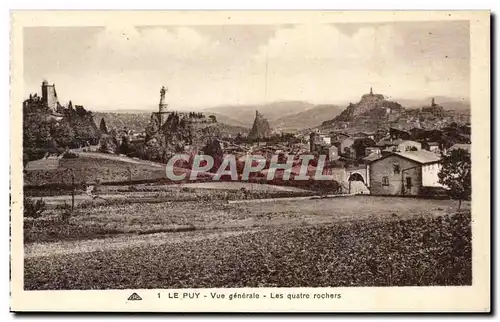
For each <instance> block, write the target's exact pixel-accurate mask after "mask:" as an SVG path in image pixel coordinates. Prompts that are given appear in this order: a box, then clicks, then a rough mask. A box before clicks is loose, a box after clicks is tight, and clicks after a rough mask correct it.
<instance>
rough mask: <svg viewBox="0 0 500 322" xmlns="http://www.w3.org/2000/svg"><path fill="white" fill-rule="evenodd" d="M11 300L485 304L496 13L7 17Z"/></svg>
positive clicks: (285, 306)
mask: <svg viewBox="0 0 500 322" xmlns="http://www.w3.org/2000/svg"><path fill="white" fill-rule="evenodd" d="M10 80H11V106H10V111H11V146H12V149H11V157H10V158H11V258H10V261H11V310H12V311H15V312H30V311H51V312H68V311H79V312H83V311H86V312H96V311H98V312H288V313H290V312H332V313H336V312H484V313H487V312H490V310H491V307H490V291H491V290H490V281H491V280H490V212H491V209H490V153H491V151H490V140H491V138H490V12H489V11H394V12H392V11H343V12H341V11H323V12H321V11H13V12H11V75H10Z"/></svg>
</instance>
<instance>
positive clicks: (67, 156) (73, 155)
mask: <svg viewBox="0 0 500 322" xmlns="http://www.w3.org/2000/svg"><path fill="white" fill-rule="evenodd" d="M62 158H63V159H76V158H78V154H76V153H73V152H69V151H68V152H65V153H64V154H63V155H62Z"/></svg>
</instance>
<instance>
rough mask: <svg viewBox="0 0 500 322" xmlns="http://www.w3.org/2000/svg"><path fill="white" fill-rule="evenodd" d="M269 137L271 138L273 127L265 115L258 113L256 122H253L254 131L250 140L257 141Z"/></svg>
mask: <svg viewBox="0 0 500 322" xmlns="http://www.w3.org/2000/svg"><path fill="white" fill-rule="evenodd" d="M269 136H271V126H270V125H269V122H268V121H267V119H266V118H265V117H264V115H262V114H261V113H259V112H258V111H256V112H255V120H254V122H253V126H252V129H251V130H250V133H249V134H248V138H249V139H250V140H256V139H260V138H267V137H269Z"/></svg>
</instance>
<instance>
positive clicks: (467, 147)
mask: <svg viewBox="0 0 500 322" xmlns="http://www.w3.org/2000/svg"><path fill="white" fill-rule="evenodd" d="M457 149H462V150H465V151H467V152H469V153H471V149H470V144H460V143H457V144H453V145H452V146H451V147H450V148H449V149H448V153H450V152H451V151H453V150H457Z"/></svg>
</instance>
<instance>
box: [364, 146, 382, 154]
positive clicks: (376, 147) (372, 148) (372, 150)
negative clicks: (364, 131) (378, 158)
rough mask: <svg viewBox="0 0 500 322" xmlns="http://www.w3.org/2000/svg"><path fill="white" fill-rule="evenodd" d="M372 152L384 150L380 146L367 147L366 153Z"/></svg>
mask: <svg viewBox="0 0 500 322" xmlns="http://www.w3.org/2000/svg"><path fill="white" fill-rule="evenodd" d="M372 153H375V154H381V153H382V150H381V149H380V147H378V146H368V147H366V148H365V155H370V154H372Z"/></svg>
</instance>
